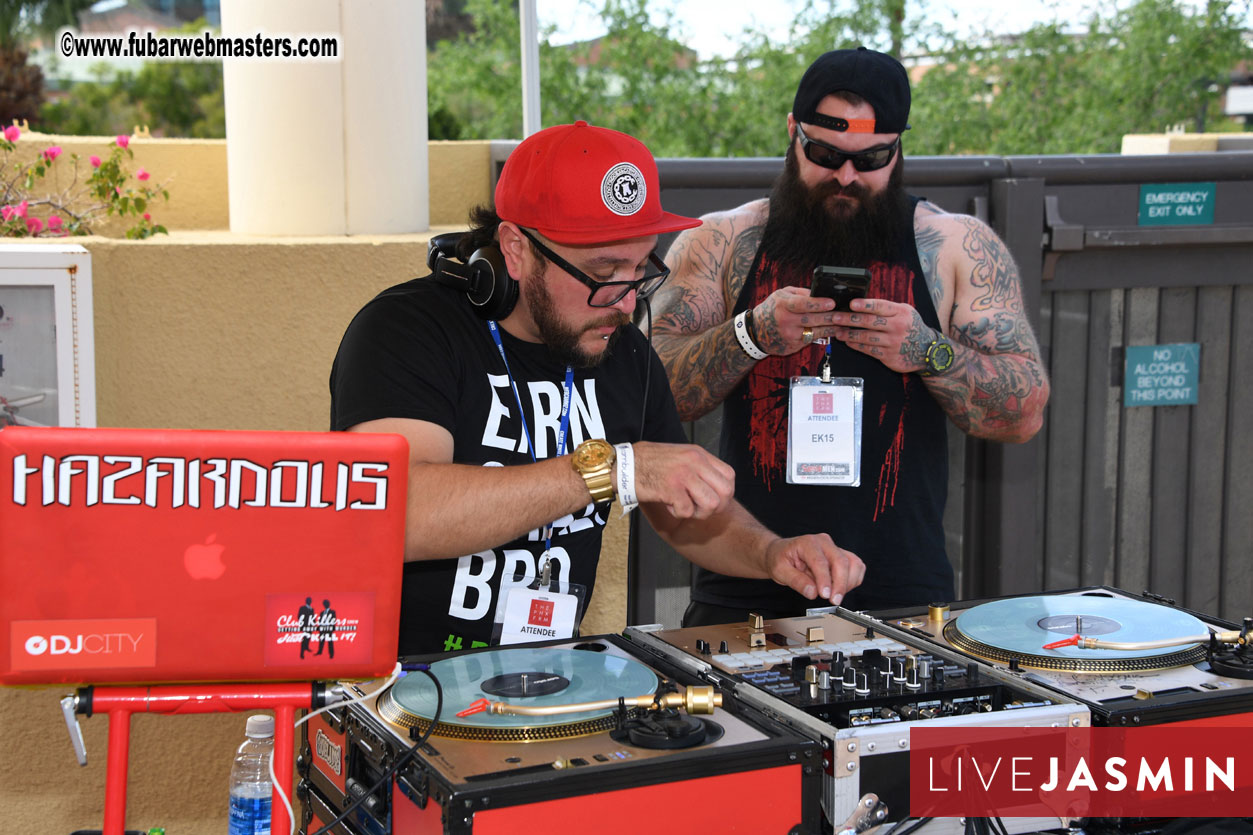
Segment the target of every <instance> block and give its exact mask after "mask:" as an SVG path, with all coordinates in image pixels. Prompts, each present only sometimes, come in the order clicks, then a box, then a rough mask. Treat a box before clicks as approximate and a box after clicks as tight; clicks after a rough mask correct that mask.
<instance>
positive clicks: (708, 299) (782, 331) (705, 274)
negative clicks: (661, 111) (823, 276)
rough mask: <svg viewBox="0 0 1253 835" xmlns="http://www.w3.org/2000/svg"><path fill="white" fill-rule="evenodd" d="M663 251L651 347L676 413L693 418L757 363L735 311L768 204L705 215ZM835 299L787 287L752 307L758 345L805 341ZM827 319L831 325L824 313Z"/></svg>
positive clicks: (793, 345) (792, 346) (782, 348)
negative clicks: (664, 275)
mask: <svg viewBox="0 0 1253 835" xmlns="http://www.w3.org/2000/svg"><path fill="white" fill-rule="evenodd" d="M702 219H703V220H704V223H703V224H702V225H701V226H699V227H697V228H696V229H689V230H687V231H686V232H683V233H682V234H680V235H679V237H678V238H676V239H675V242H674V244H673V245H672V246H671V247H670V250H669V252H667V253H666V263H667V264H669V265H670V269H671V274H670V280H669V281H667V282H666V283H665V284H664V285H662V288H661V290H659V291H658V292H657V296H656V299H657V317H656V319H655V320H654V321H653V347H654V348H655V349H656V351H657V354H658V355H659V356H660V357H661V361H662V362H663V363H665V366H666V373H667V375H668V376H669V377H670V388H671V390H672V391H673V393H674V400H675V404H676V405H677V406H678V408H679V416H680V417H681V418H683V420H695V419H696V418H699V417H700V416H702V415H704V414H706V413H708V412H709V411H711V410H712V409H713V408H714V407H715V406H717V405H718V404H719V403H721V402H722V401H723V399H725V398H726V396H727V395H728V394H730V392H731V390H732V389H733V388H735V386H736V385H737V384H738V383H739V382H740V380H742V379H743V378H744V375H746V374H747V373H748V372H749V369H751V368H752V367H753V365H754V364H755V363H756V360H754V359H752V358H751V357H749V356H748V354H747V353H745V352H744V350H743V349H742V348H741V347H740V344H739V341H738V340H737V339H736V338H735V330H734V324H733V322H732V321H731V310H732V308H734V306H735V300H736V298H738V297H739V295H740V290H741V289H742V288H743V287H744V282H745V280H746V279H747V277H748V272H749V270H750V269H751V268H752V264H753V257H754V255H755V254H756V252H757V245H758V244H759V243H760V242H761V231H762V228H763V226H764V225H765V220H766V201H765V200H759V201H756V202H753V203H747V204H745V205H743V206H740V207H739V208H736V209H732V210H731V211H729V212H717V213H714V214H711V215H706V216H705V217H704V218H702ZM833 306H834V302H832V301H831V300H829V299H811V298H810V296H809V291H808V290H804V289H800V288H796V287H787V288H783V289H781V290H778V291H776V292H775V293H773V294H772V295H771V296H770V297H769V298H767V299H766V300H765V301H763V302H762V303H761V304H759V305H757V306H756V307H755V308H753V330H754V334H753V335H754V336H755V340H754V341H755V342H756V343H757V345H758V347H760V348H761V350H763V351H765V352H766V353H768V354H777V355H784V354H791V353H793V352H795V351H798V350H800V349H801V348H803V347H804V346H805V345H807V344H808V342H807V341H806V340H805V339H803V337H802V335H801V334H802V329H803V328H805V327H806V326H809V325H811V324H817V323H818V319H819V317H818V315H817V314H825V315H826V316H827V317H829V315H830V314H829V313H825V312H826V311H829V310H830V309H831V308H832V307H833ZM822 321H826V322H829V321H830V319H829V318H826V319H823V320H822Z"/></svg>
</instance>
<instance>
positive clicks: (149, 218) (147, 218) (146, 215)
mask: <svg viewBox="0 0 1253 835" xmlns="http://www.w3.org/2000/svg"><path fill="white" fill-rule="evenodd" d="M144 220H152V215H150V214H148V213H147V212H144Z"/></svg>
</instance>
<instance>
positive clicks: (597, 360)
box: [522, 253, 631, 368]
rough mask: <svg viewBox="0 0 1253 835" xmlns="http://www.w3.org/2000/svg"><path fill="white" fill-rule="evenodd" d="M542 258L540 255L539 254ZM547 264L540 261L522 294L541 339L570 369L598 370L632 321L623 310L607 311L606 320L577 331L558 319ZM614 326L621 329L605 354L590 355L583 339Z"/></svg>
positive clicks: (607, 343)
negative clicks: (581, 343)
mask: <svg viewBox="0 0 1253 835" xmlns="http://www.w3.org/2000/svg"><path fill="white" fill-rule="evenodd" d="M537 254H538V253H537ZM546 266H547V262H546V261H544V260H539V261H537V263H536V266H535V270H534V271H533V272H532V274H531V276H530V280H529V281H527V283H526V286H525V287H524V288H523V290H522V292H523V293H524V294H525V295H526V303H527V306H528V307H529V308H530V311H531V318H532V319H534V320H535V327H536V329H537V330H538V331H539V335H540V339H542V340H544V344H545V345H546V346H547V347H548V350H550V351H552V352H553V354H555V355H556V357H557V359H558V360H560V361H561V362H563V363H565V364H566V365H570V366H573V367H574V368H595V367H596V366H598V365H600V364H601V363H602V362H604V361H605V358H606V357H608V356H609V352H610V351H612V350H613V346H614V345H615V344H616V343H617V341H618V337H619V335H620V334H621V333H622V326H623V325H626V324H630V321H631V320H630V318H629V317H628V316H627V315H626V314H625V313H623V312H622V311H620V310H611V311H610V310H607V315H606V316H605V318H604V319H601V320H599V321H596V322H592V323H590V324H589V325H587V326H586V327H585V328H584V329H582V330H575V329H573V328H571V327H569V326H568V325H566V323H565V322H562V321H561V320H560V319H559V318H558V317H557V310H556V305H554V304H553V297H552V294H551V293H549V292H548V287H547V286H546V285H545V283H544V271H545V267H546ZM607 325H614V326H616V327H617V330H615V331H614V332H613V333H612V334H610V335H609V339H608V341H607V342H606V344H605V350H603V351H601V352H600V353H598V354H593V353H590V352H588V351H586V350H584V348H583V346H581V345H580V344H579V339H580V338H581V337H582V336H583V334H585V333H587V331H589V330H592V329H595V328H600V327H605V326H607Z"/></svg>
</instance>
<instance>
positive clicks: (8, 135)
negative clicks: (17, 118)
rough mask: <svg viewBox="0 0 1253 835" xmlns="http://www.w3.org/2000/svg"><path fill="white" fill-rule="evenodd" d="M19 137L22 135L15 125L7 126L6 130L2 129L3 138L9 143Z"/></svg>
mask: <svg viewBox="0 0 1253 835" xmlns="http://www.w3.org/2000/svg"><path fill="white" fill-rule="evenodd" d="M21 135H22V132H21V131H20V130H18V127H17V125H9V126H8V127H7V128H5V129H4V138H5V139H7V140H9V141H10V142H16V141H17V138H18V137H19V136H21Z"/></svg>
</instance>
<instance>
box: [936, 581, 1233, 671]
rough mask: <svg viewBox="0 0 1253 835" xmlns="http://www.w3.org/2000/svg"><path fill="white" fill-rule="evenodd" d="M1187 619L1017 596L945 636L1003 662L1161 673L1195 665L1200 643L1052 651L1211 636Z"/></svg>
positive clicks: (979, 610) (1155, 610)
mask: <svg viewBox="0 0 1253 835" xmlns="http://www.w3.org/2000/svg"><path fill="white" fill-rule="evenodd" d="M1208 631H1209V630H1208V629H1207V628H1206V626H1205V624H1204V623H1202V622H1201V621H1200V620H1198V619H1197V618H1195V617H1193V616H1192V615H1189V614H1187V613H1186V612H1181V611H1179V610H1177V609H1171V608H1169V607H1166V606H1161V605H1158V604H1155V603H1148V602H1145V601H1140V600H1126V599H1122V598H1115V597H1095V596H1087V595H1042V596H1038V597H1011V598H1006V599H1004V600H996V601H993V602H991V603H984V604H982V605H979V606H975V607H974V608H972V609H968V610H966V611H964V612H962V613H961V614H960V615H958V616H957V618H956V620H954V621H952V622H950V623H949V624H948V625H947V626H946V627H945V630H944V634H945V637H947V638H949V640H950V641H951V642H952V643H953V644H954V645H956V646H957V647H958V648H960V649H966V650H968V651H971V652H974V653H975V654H977V655H981V656H984V657H989V658H992V659H993V660H998V661H1008V660H1011V659H1013V660H1018V661H1021V662H1022V663H1023V664H1025V665H1027V666H1035V667H1044V668H1049V669H1065V670H1074V671H1079V672H1084V671H1088V672H1113V671H1117V670H1136V669H1154V668H1162V667H1171V666H1178V665H1180V664H1184V663H1192V662H1193V661H1196V660H1199V655H1203V649H1202V648H1201V646H1200V645H1199V644H1197V643H1188V644H1182V645H1177V646H1169V647H1158V648H1155V649H1136V650H1116V649H1080V648H1079V647H1077V646H1066V647H1058V648H1056V649H1045V648H1044V645H1045V644H1048V643H1052V642H1054V641H1059V640H1062V639H1063V638H1068V637H1070V636H1072V635H1074V634H1076V633H1078V634H1080V635H1082V636H1083V637H1085V638H1098V639H1100V640H1104V641H1118V642H1124V643H1125V642H1144V641H1161V640H1166V639H1169V638H1184V637H1190V636H1196V635H1204V634H1207V633H1208Z"/></svg>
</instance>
